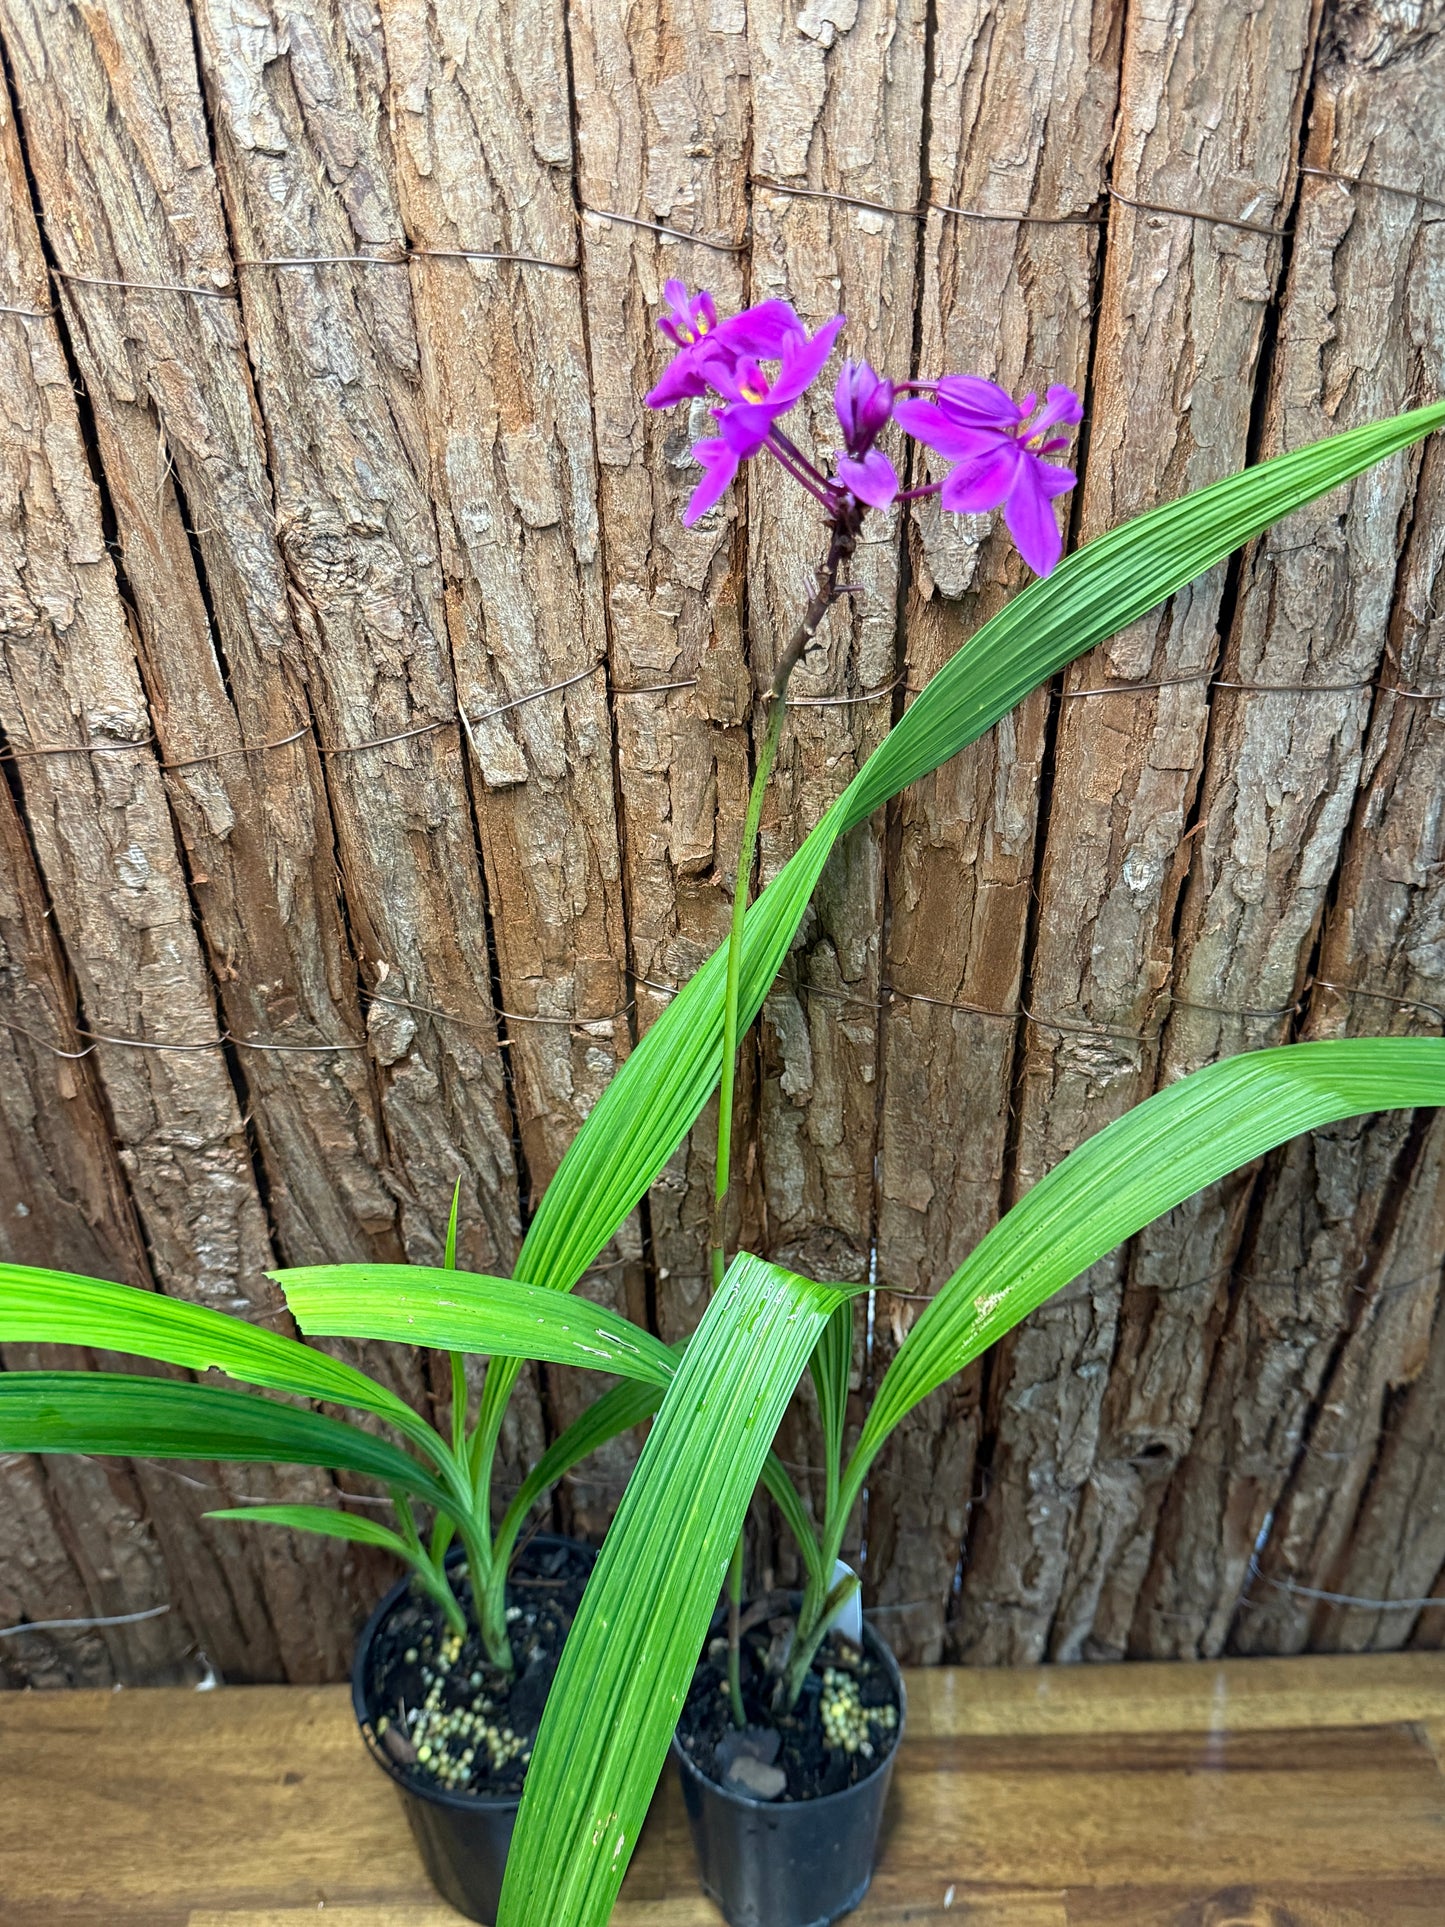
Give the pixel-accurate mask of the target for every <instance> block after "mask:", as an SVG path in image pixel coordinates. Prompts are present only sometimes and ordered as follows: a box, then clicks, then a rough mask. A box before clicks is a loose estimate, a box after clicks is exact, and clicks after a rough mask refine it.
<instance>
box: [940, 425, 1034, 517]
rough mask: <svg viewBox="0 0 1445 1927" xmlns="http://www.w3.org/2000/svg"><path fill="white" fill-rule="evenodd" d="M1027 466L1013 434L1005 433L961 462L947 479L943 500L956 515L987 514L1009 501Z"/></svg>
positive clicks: (947, 507)
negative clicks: (1024, 467)
mask: <svg viewBox="0 0 1445 1927" xmlns="http://www.w3.org/2000/svg"><path fill="white" fill-rule="evenodd" d="M1022 466H1023V451H1022V450H1021V449H1020V447H1019V445H1018V443H1017V442H1016V441H1014V440H1013V438H1012V436H1007V435H1001V436H999V437H998V438H997V439H996V440H995V441H994V443H993V445H992V446H991V447H988V448H981V449H979V451H978V452H977V453H976V454H974V455H972V456H970V457H969V458H968V459H967V460H966V461H962V462H960V463H959V465H958V467H957V468H956V469H954V471H953V473H952V474H951V475H946V476H945V477H944V479H943V489H942V492H941V494H940V496H939V500H940V501H941V502H942V504H943V506H944V507H945V508H946V509H947V510H948V511H949V512H950V514H953V515H983V514H985V513H987V511H988V510H989V509H996V508H997V507H998V505H999V503H1000V502H1004V501H1007V500H1008V496H1009V492H1010V490H1011V489H1012V488H1013V487H1014V485H1015V483H1016V482H1017V481H1018V476H1019V470H1020V468H1021V467H1022Z"/></svg>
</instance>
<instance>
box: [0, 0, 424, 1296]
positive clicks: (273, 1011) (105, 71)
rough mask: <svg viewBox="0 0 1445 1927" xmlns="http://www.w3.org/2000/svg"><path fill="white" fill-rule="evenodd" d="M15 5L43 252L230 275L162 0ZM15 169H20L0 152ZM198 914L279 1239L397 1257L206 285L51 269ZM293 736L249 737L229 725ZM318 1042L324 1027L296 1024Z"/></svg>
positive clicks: (249, 415)
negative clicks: (61, 10)
mask: <svg viewBox="0 0 1445 1927" xmlns="http://www.w3.org/2000/svg"><path fill="white" fill-rule="evenodd" d="M93 27H94V32H93V33H91V32H88V31H87V29H86V27H85V26H84V24H83V23H82V21H81V17H80V16H79V15H78V14H76V13H73V12H72V13H65V14H56V13H52V12H50V11H49V10H47V9H45V8H43V7H42V8H39V9H30V8H28V7H25V6H21V7H17V8H15V9H13V10H11V11H10V12H9V15H8V19H7V22H6V31H7V44H8V46H9V50H10V54H11V59H12V62H13V66H14V69H15V72H16V76H17V81H18V84H19V87H20V89H21V94H22V101H23V107H24V110H25V113H26V115H27V138H28V142H29V148H30V158H31V163H32V166H33V168H34V170H35V173H36V177H37V186H38V189H39V193H40V198H41V202H42V207H43V211H44V214H45V217H46V220H47V223H48V231H49V233H50V236H51V240H52V244H53V246H54V247H55V250H56V253H57V254H58V255H59V257H60V262H59V264H60V266H61V267H62V268H65V269H68V270H69V271H71V272H73V273H81V274H85V273H90V274H93V275H98V276H104V277H107V278H110V279H117V280H124V279H130V280H138V281H172V282H181V283H186V282H190V281H193V280H194V281H198V282H200V283H201V284H202V285H205V286H210V287H214V286H217V285H222V284H224V283H225V282H226V281H228V280H229V279H230V267H229V262H228V259H227V254H226V248H225V237H224V230H223V228H222V226H221V222H220V214H219V208H218V206H217V204H216V202H215V198H214V193H213V191H212V192H208V191H207V190H208V188H209V187H210V185H211V184H210V177H209V168H208V166H207V165H206V138H207V134H206V126H205V120H204V115H203V113H202V110H201V103H200V99H199V96H198V94H197V93H196V92H195V89H194V79H193V76H191V75H190V74H189V72H188V69H189V48H190V26H189V22H188V20H187V19H186V17H185V15H184V12H183V11H174V12H173V13H172V14H171V16H170V17H169V18H166V17H165V14H164V10H158V17H147V16H146V15H145V14H144V13H143V11H142V10H140V9H136V10H134V12H133V13H129V14H128V13H125V12H123V11H122V12H117V13H116V14H115V15H114V16H113V17H110V18H108V19H107V20H106V22H105V23H104V25H102V23H101V22H100V20H99V19H98V18H97V19H96V20H95V21H94V22H93ZM15 167H16V174H15V192H16V193H17V194H19V195H22V196H23V195H24V182H23V178H22V177H21V175H20V173H19V171H18V168H19V161H18V155H17V156H16V157H15ZM59 288H60V295H61V299H62V302H63V304H64V306H65V309H66V318H67V324H68V326H69V328H70V331H71V338H72V340H73V342H74V345H75V350H76V354H77V358H78V361H79V364H80V368H81V371H82V374H83V376H84V379H85V383H86V388H87V393H88V397H89V399H90V402H91V404H92V406H93V409H94V419H95V425H96V433H97V437H98V440H99V446H100V454H101V458H102V461H103V464H104V469H105V477H106V485H107V488H108V491H109V494H110V498H111V501H112V503H113V505H114V510H115V515H116V518H117V525H118V526H117V531H116V533H117V537H118V540H119V543H120V551H121V555H122V557H123V563H124V567H125V571H126V578H127V586H128V592H129V594H130V595H131V596H132V597H133V598H134V605H135V618H136V623H135V626H136V635H135V638H134V640H135V641H136V643H137V645H138V647H139V651H140V655H141V661H142V669H143V675H144V679H145V684H146V687H147V691H148V694H149V697H150V700H151V705H152V723H153V726H154V729H155V732H156V736H157V739H158V742H159V745H160V751H161V756H162V759H163V760H164V761H165V762H166V763H168V764H173V765H176V767H174V768H172V769H170V770H169V771H168V773H167V777H166V785H167V789H168V791H169V796H170V801H171V806H172V808H173V810H174V812H175V816H176V821H177V824H178V826H179V828H180V832H181V835H182V838H183V840H184V844H185V851H186V860H187V864H188V868H189V873H190V878H191V882H192V887H193V890H194V893H195V899H196V903H197V906H198V908H199V910H200V913H201V917H202V930H203V935H204V938H205V942H206V946H207V949H208V951H209V955H210V961H211V964H212V967H213V970H214V974H215V978H216V981H217V983H218V985H219V987H220V993H221V1001H222V1008H223V1011H224V1013H225V1018H226V1022H227V1024H228V1025H229V1027H230V1028H231V1029H232V1030H233V1031H234V1033H235V1035H236V1036H237V1037H238V1038H241V1039H246V1040H252V1039H255V1040H265V1041H268V1042H269V1041H274V1042H279V1043H283V1044H287V1045H290V1046H305V1047H306V1048H304V1049H299V1048H292V1049H288V1050H270V1049H258V1048H250V1049H246V1048H244V1047H243V1048H241V1049H240V1050H239V1052H238V1059H239V1062H240V1064H241V1065H242V1067H243V1070H244V1074H245V1076H246V1082H247V1095H248V1099H249V1103H250V1107H251V1116H252V1119H253V1121H254V1127H255V1130H256V1133H257V1137H258V1140H259V1143H260V1147H261V1150H262V1155H263V1157H264V1158H265V1160H266V1165H267V1169H268V1173H269V1177H270V1208H271V1211H272V1212H273V1214H274V1219H275V1222H276V1225H277V1228H278V1231H279V1234H280V1236H281V1238H282V1240H283V1242H284V1244H285V1247H286V1252H287V1255H288V1256H289V1257H292V1258H293V1259H297V1260H300V1259H303V1258H305V1257H312V1258H320V1257H341V1256H343V1255H350V1254H354V1253H356V1252H357V1251H358V1250H371V1251H375V1252H376V1253H377V1254H378V1255H393V1256H394V1255H397V1252H398V1246H397V1241H396V1236H395V1231H394V1220H395V1216H396V1204H395V1200H394V1198H393V1197H392V1196H391V1194H390V1192H389V1191H388V1189H387V1187H386V1185H385V1184H384V1182H383V1181H382V1179H381V1177H380V1174H379V1171H378V1168H377V1167H378V1165H379V1162H380V1158H381V1146H380V1142H379V1127H378V1122H377V1118H376V1103H375V1096H374V1093H373V1091H372V1089H371V1087H370V1081H369V1078H368V1072H367V1065H366V1056H365V1052H364V1050H363V1049H361V1048H360V1047H361V1046H362V1044H363V1043H364V1031H363V1029H362V1026H361V1021H360V1014H359V1012H358V1009H357V1005H356V999H355V977H354V964H353V963H352V961H351V960H350V958H349V957H348V955H347V946H346V941H345V936H344V932H343V928H342V920H341V914H340V908H339V905H338V902H337V892H336V883H335V869H334V860H333V857H332V853H331V848H330V841H331V839H330V828H329V824H328V821H327V814H326V807H325V801H324V796H323V793H322V787H321V778H320V771H319V769H318V766H317V763H316V758H315V754H314V750H313V749H312V747H311V745H310V743H309V742H308V741H307V740H305V737H306V730H307V722H308V716H307V707H306V700H305V694H304V690H303V688H302V684H301V679H300V676H299V674H298V661H297V658H298V651H297V646H296V635H295V630H294V627H293V624H292V620H291V614H290V611H289V609H288V606H287V598H286V593H285V585H284V581H283V579H282V573H281V568H280V564H279V558H278V557H277V555H276V552H275V547H274V542H273V538H272V528H273V523H274V513H273V508H272V503H271V499H270V495H269V491H268V486H267V482H266V477H265V473H264V468H263V463H262V458H261V451H260V446H259V440H258V437H257V432H256V424H255V421H254V411H253V407H252V403H251V398H250V393H249V383H248V376H247V371H246V367H245V358H244V353H243V350H242V346H241V340H240V335H239V331H238V329H237V326H236V322H235V316H234V309H233V305H232V303H231V302H230V301H229V300H222V299H217V300H207V299H202V298H195V299H192V298H188V297H186V296H184V295H177V294H170V293H158V292H151V291H145V292H142V291H137V290H131V291H129V292H126V291H122V290H118V289H112V288H100V287H95V286H91V285H87V284H82V283H80V282H76V281H61V282H60V284H59ZM298 731H299V732H301V736H302V740H299V741H296V742H293V743H290V744H287V745H286V746H284V747H279V748H277V749H275V750H269V751H265V752H262V753H258V754H254V755H252V754H245V753H243V752H242V747H241V746H242V745H243V744H251V743H280V742H282V741H283V739H286V738H294V737H296V736H297V734H298ZM332 1042H335V1043H337V1044H338V1045H339V1048H338V1049H336V1050H334V1051H328V1050H324V1049H320V1048H313V1047H317V1046H321V1045H324V1044H328V1043H332Z"/></svg>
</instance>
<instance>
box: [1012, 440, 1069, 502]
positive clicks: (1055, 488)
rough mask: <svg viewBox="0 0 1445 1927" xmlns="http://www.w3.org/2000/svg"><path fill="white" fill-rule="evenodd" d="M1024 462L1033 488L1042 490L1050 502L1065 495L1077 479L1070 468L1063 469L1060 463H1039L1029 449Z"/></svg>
mask: <svg viewBox="0 0 1445 1927" xmlns="http://www.w3.org/2000/svg"><path fill="white" fill-rule="evenodd" d="M1025 460H1026V461H1027V463H1028V467H1029V473H1030V474H1031V475H1032V476H1033V478H1034V483H1035V486H1036V487H1037V488H1039V489H1040V490H1042V492H1043V493H1044V494H1045V495H1047V496H1048V498H1049V500H1050V501H1051V502H1052V501H1053V499H1054V498H1055V496H1058V495H1067V494H1068V492H1069V490H1070V489H1071V488H1073V487H1074V486H1075V484H1076V483H1077V481H1078V479H1079V478H1078V476H1077V475H1075V473H1074V471H1073V470H1072V469H1071V468H1065V467H1064V465H1063V463H1062V462H1044V461H1040V459H1039V457H1038V456H1037V455H1035V454H1034V453H1033V451H1032V450H1031V449H1030V450H1029V451H1028V453H1027V454H1026V456H1025Z"/></svg>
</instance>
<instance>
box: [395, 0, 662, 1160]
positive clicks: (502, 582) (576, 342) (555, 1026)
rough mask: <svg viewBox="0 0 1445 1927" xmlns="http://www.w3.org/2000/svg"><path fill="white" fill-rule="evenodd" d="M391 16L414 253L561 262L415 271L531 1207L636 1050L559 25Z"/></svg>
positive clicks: (412, 9)
mask: <svg viewBox="0 0 1445 1927" xmlns="http://www.w3.org/2000/svg"><path fill="white" fill-rule="evenodd" d="M382 18H383V21H384V24H385V30H386V45H387V54H388V59H389V61H390V65H391V84H392V89H393V93H392V112H393V119H394V125H395V130H396V157H397V166H398V175H399V186H400V196H401V205H402V210H403V215H404V218H405V220H406V224H407V228H408V231H409V233H410V235H411V238H412V241H413V242H414V243H415V244H416V245H417V246H418V247H421V248H430V249H438V250H442V249H479V250H493V251H500V252H503V253H512V254H521V255H527V256H530V257H534V258H535V259H536V260H540V261H542V262H546V263H554V264H558V265H556V266H541V267H538V266H534V265H523V264H519V263H517V262H507V261H488V260H472V261H466V260H446V259H438V258H433V259H424V260H418V261H417V262H415V263H414V265H413V268H412V286H413V290H414V298H415V302H416V310H417V316H418V325H419V328H420V334H421V374H422V384H423V393H424V396H425V400H426V409H427V427H428V430H429V433H430V436H431V459H432V483H433V488H434V491H435V496H436V507H437V514H438V517H439V520H440V524H441V535H442V568H443V579H444V582H445V586H446V594H447V602H448V613H449V617H450V620H451V624H452V645H453V651H454V655H455V659H456V663H457V678H458V691H459V695H460V698H461V701H462V704H463V706H464V708H465V709H466V710H467V711H468V712H469V713H471V714H473V715H477V716H480V717H482V718H483V720H480V721H478V722H477V723H476V724H475V726H474V728H473V731H472V735H473V739H474V742H475V746H476V752H477V775H478V778H479V789H478V794H477V813H478V819H479V822H480V826H481V833H482V841H483V848H484V850H485V853H486V860H487V873H488V878H489V881H490V884H491V889H492V897H493V902H494V904H495V905H496V938H497V953H498V960H499V964H500V971H501V988H502V995H503V997H504V999H505V1000H506V1005H507V1009H508V1010H509V1012H511V1013H514V1016H515V1022H513V1023H512V1026H511V1031H510V1039H511V1062H512V1069H513V1076H514V1079H515V1082H516V1089H517V1098H518V1104H519V1109H520V1120H521V1128H522V1142H523V1146H524V1148H525V1151H526V1156H527V1166H528V1172H529V1175H530V1178H531V1181H532V1185H533V1188H534V1191H536V1190H540V1188H541V1187H542V1186H544V1185H545V1184H546V1182H547V1179H548V1178H549V1177H550V1176H551V1174H552V1171H553V1170H554V1169H555V1168H556V1165H557V1163H558V1161H559V1160H560V1158H561V1155H562V1152H563V1151H564V1150H565V1149H566V1147H567V1144H568V1143H569V1142H570V1141H571V1138H572V1135H573V1133H574V1132H575V1131H576V1129H577V1126H578V1124H579V1123H580V1122H581V1120H582V1118H583V1117H585V1115H586V1114H587V1111H588V1110H589V1109H590V1108H591V1105H592V1104H593V1103H594V1102H595V1101H596V1099H597V1097H598V1096H599V1095H600V1093H601V1091H602V1090H603V1089H604V1087H605V1085H606V1083H607V1081H608V1079H609V1077H610V1076H611V1074H612V1071H613V1070H614V1069H615V1068H616V1065H617V1063H618V1061H619V1060H620V1058H621V1056H622V1055H623V1054H624V1053H625V1050H626V1042H627V1026H626V1021H625V1014H624V1005H625V1001H626V993H625V988H624V977H623V966H624V963H625V939H624V934H623V928H622V896H621V881H620V866H619V859H618V847H617V829H616V822H615V815H614V808H613V775H612V742H611V729H610V725H609V719H608V709H607V700H606V681H605V667H606V629H605V618H604V609H603V582H602V568H601V562H600V557H599V549H598V526H597V471H596V460H595V453H594V445H593V437H592V422H591V406H590V398H589V388H588V369H587V357H586V337H585V332H584V327H583V318H582V307H581V299H580V291H579V280H578V275H577V273H576V272H575V263H576V262H577V259H578V238H577V231H576V218H575V211H574V204H573V187H572V133H571V124H570V118H569V106H568V94H567V65H566V53H565V45H564V37H563V20H562V10H561V7H560V5H549V6H543V7H526V6H511V5H504V6H496V5H485V6H484V5H473V4H468V0H457V3H456V4H450V3H449V4H445V5H442V6H439V7H436V8H432V9H424V8H421V7H417V6H413V5H412V4H410V3H409V0H388V4H386V5H384V6H383V8H382ZM569 679H570V681H569ZM564 681H567V682H569V686H568V687H567V688H565V689H562V690H558V691H557V692H556V693H555V694H550V695H546V696H542V697H540V698H538V699H537V700H528V701H525V702H519V701H518V699H519V698H523V697H527V698H530V697H532V696H533V695H534V693H535V692H536V691H538V690H540V689H544V688H547V687H549V686H550V685H552V684H555V683H560V682H564ZM507 705H516V706H514V707H505V706H507ZM495 711H501V712H502V713H495V714H493V713H489V712H495Z"/></svg>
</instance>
